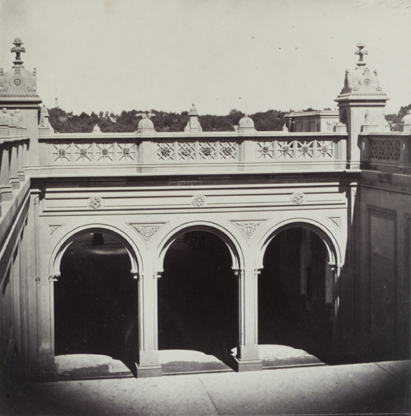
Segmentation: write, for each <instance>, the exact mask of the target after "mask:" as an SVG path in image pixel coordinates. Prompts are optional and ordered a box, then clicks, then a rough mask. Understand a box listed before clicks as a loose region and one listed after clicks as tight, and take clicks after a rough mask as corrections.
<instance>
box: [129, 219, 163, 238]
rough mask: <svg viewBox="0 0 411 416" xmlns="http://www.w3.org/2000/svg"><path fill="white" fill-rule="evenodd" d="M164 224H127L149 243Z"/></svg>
mask: <svg viewBox="0 0 411 416" xmlns="http://www.w3.org/2000/svg"><path fill="white" fill-rule="evenodd" d="M164 224H166V223H165V222H159V223H130V224H129V225H130V226H131V227H132V228H134V229H135V230H136V231H137V232H138V233H139V234H140V236H141V237H142V238H143V240H144V241H145V242H146V243H149V242H150V241H151V239H152V238H153V237H154V236H155V235H156V234H157V233H158V231H159V230H160V228H162V227H163V226H164Z"/></svg>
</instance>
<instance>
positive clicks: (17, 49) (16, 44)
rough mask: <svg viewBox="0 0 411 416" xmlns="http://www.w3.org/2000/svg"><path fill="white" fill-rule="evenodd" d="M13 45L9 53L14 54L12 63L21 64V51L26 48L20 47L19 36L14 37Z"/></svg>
mask: <svg viewBox="0 0 411 416" xmlns="http://www.w3.org/2000/svg"><path fill="white" fill-rule="evenodd" d="M13 44H14V47H13V48H11V53H15V54H16V59H15V60H14V61H13V63H14V65H23V61H22V60H21V53H22V52H26V49H25V48H24V47H22V46H21V45H23V42H22V41H21V39H20V38H16V39H14V42H13Z"/></svg>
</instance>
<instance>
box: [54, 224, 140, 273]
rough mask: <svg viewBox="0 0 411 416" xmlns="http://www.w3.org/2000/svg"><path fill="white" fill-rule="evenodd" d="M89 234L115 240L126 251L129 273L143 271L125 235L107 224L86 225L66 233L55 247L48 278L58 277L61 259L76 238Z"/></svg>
mask: <svg viewBox="0 0 411 416" xmlns="http://www.w3.org/2000/svg"><path fill="white" fill-rule="evenodd" d="M89 233H90V234H92V233H106V234H109V235H111V236H112V237H114V238H116V239H117V240H119V242H120V243H122V244H123V246H124V247H125V249H126V250H127V253H128V256H129V258H130V263H131V270H130V273H132V274H135V275H136V274H138V273H139V271H140V270H142V269H143V262H142V258H141V256H140V252H139V250H138V247H136V246H135V244H134V242H133V240H131V238H129V237H128V235H127V234H126V233H124V232H123V231H122V230H120V229H118V228H116V227H113V226H110V225H107V224H87V225H83V226H80V227H77V228H75V229H73V230H71V231H70V232H68V233H66V234H65V235H64V236H63V237H62V238H61V239H60V240H59V242H58V243H57V244H56V245H55V247H54V249H53V252H52V253H51V256H50V262H49V274H50V276H56V277H57V276H59V275H60V265H61V259H62V258H63V255H64V253H65V252H66V250H67V248H68V247H69V246H70V244H71V243H73V241H74V240H75V239H76V238H78V237H80V236H81V235H84V234H89Z"/></svg>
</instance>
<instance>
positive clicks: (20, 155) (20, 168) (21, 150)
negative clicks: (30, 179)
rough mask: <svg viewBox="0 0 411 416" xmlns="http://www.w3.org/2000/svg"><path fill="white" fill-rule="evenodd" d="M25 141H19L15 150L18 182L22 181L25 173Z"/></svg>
mask: <svg viewBox="0 0 411 416" xmlns="http://www.w3.org/2000/svg"><path fill="white" fill-rule="evenodd" d="M25 147H26V142H25V141H23V140H22V141H21V142H19V144H18V151H17V176H18V178H19V180H20V182H24V180H25V174H24V165H25V159H26V152H25Z"/></svg>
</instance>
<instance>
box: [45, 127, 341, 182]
mask: <svg viewBox="0 0 411 416" xmlns="http://www.w3.org/2000/svg"><path fill="white" fill-rule="evenodd" d="M346 153H347V135H346V133H341V134H339V133H335V132H334V133H331V134H330V133H318V132H317V133H284V132H255V133H253V134H250V135H244V134H241V133H237V132H213V133H208V132H206V133H197V134H187V133H157V134H155V135H141V134H138V133H99V134H93V133H90V134H78V133H77V134H74V133H73V134H66V133H64V134H54V135H51V136H47V137H40V138H39V157H40V160H39V163H40V166H41V171H42V173H46V172H48V173H49V174H52V175H67V174H76V173H75V172H78V173H79V174H82V173H81V172H83V174H84V173H85V172H86V171H87V170H88V169H89V168H91V167H92V168H93V176H99V175H107V174H110V175H111V174H114V175H116V174H118V175H121V174H128V175H129V174H130V172H134V173H145V172H147V173H156V174H162V173H167V174H168V173H173V172H175V173H179V172H181V171H184V172H188V171H194V172H208V173H210V172H212V173H220V172H236V171H237V172H243V171H244V172H249V171H256V172H281V171H305V170H310V171H312V170H319V171H326V170H336V169H345V168H346ZM99 167H103V168H104V169H101V170H99ZM136 168H137V169H136ZM210 168H211V169H212V170H210ZM68 170H69V171H68ZM69 172H70V173H69Z"/></svg>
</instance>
